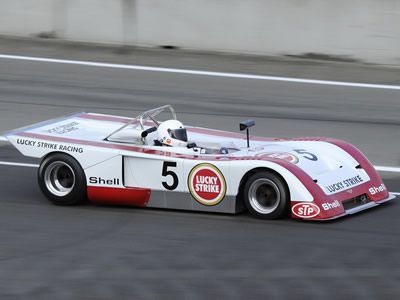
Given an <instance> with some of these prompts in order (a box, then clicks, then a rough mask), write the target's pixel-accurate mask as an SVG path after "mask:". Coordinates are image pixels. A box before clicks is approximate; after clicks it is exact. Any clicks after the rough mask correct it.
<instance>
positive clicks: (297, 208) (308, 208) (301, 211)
mask: <svg viewBox="0 0 400 300" xmlns="http://www.w3.org/2000/svg"><path fill="white" fill-rule="evenodd" d="M319 211H320V210H319V207H318V206H317V205H315V204H314V203H298V204H296V205H294V206H293V207H292V212H293V214H294V215H296V216H298V217H300V218H304V219H309V218H313V217H315V216H317V215H318V214H319Z"/></svg>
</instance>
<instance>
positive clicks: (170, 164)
mask: <svg viewBox="0 0 400 300" xmlns="http://www.w3.org/2000/svg"><path fill="white" fill-rule="evenodd" d="M168 167H171V168H176V162H173V161H164V164H163V169H162V174H161V175H162V176H164V177H166V176H172V184H171V185H169V184H168V183H167V182H166V181H163V182H161V183H162V185H163V187H165V188H166V189H167V190H169V191H173V190H175V189H176V187H177V186H178V183H179V180H178V175H176V173H175V172H174V171H171V170H168Z"/></svg>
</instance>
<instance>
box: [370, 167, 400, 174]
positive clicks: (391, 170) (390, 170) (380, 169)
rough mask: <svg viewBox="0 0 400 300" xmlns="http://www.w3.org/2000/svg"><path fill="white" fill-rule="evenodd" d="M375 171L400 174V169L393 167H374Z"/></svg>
mask: <svg viewBox="0 0 400 300" xmlns="http://www.w3.org/2000/svg"><path fill="white" fill-rule="evenodd" d="M374 168H375V170H377V171H382V172H395V173H400V168H393V167H383V166H374Z"/></svg>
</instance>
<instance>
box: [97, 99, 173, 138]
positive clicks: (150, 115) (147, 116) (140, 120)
mask: <svg viewBox="0 0 400 300" xmlns="http://www.w3.org/2000/svg"><path fill="white" fill-rule="evenodd" d="M166 110H170V111H171V114H172V118H173V119H174V120H176V112H175V109H174V108H173V107H172V106H171V105H163V106H160V107H157V108H153V109H150V110H148V111H145V112H142V113H141V114H140V115H138V116H137V117H136V118H134V119H132V120H130V121H129V122H128V123H126V124H125V125H123V126H121V127H120V128H118V129H117V130H115V131H113V132H112V133H111V134H109V135H108V136H107V137H106V138H105V139H104V140H106V141H107V140H108V139H109V138H110V137H111V136H113V135H114V134H116V133H117V132H120V131H121V130H123V129H125V128H126V127H128V126H129V125H132V124H133V125H134V127H133V128H136V127H138V126H140V129H139V130H141V131H142V132H143V131H144V123H145V122H146V121H148V120H152V121H153V122H154V123H155V124H156V125H157V127H158V126H159V125H160V122H158V121H157V120H156V119H155V117H156V116H157V115H158V114H160V113H162V112H164V111H166ZM142 136H143V135H142ZM142 141H143V144H147V141H146V136H144V137H142Z"/></svg>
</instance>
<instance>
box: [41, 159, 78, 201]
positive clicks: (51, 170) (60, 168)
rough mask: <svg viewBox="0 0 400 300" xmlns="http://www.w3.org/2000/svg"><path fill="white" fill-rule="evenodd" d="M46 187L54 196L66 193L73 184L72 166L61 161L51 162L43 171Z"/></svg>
mask: <svg viewBox="0 0 400 300" xmlns="http://www.w3.org/2000/svg"><path fill="white" fill-rule="evenodd" d="M44 181H45V184H46V187H47V189H48V190H49V191H50V192H51V193H52V194H54V195H56V196H61V197H62V196H65V195H68V194H69V193H70V192H71V191H72V189H73V188H74V186H75V174H74V171H73V170H72V168H71V167H70V166H69V165H68V164H66V163H65V162H62V161H55V162H52V163H51V164H50V165H49V166H48V167H47V168H46V171H45V173H44Z"/></svg>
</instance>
